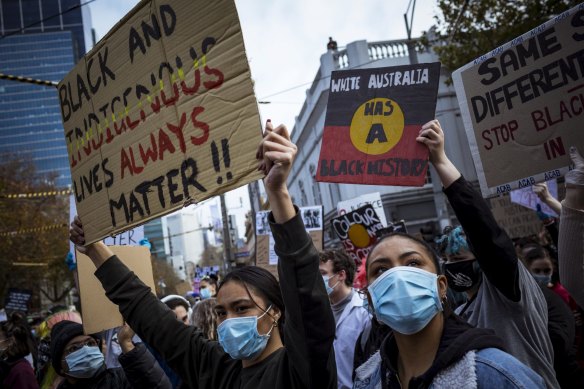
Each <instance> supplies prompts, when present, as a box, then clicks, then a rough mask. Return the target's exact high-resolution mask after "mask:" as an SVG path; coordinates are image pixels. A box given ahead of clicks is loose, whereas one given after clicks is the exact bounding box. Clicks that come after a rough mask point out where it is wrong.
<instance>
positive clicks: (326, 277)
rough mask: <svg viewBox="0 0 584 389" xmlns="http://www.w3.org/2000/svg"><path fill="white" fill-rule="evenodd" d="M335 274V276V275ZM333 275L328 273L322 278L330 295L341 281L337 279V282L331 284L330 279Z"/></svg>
mask: <svg viewBox="0 0 584 389" xmlns="http://www.w3.org/2000/svg"><path fill="white" fill-rule="evenodd" d="M335 276H336V274H335V275H333V277H335ZM333 277H329V276H327V275H323V276H322V280H323V281H324V287H325V288H326V294H328V295H329V296H330V294H331V293H332V292H333V290H335V288H336V287H337V285H338V284H339V282H340V281H337V283H336V284H334V285H333V286H330V285H329V280H330V279H331V278H333Z"/></svg>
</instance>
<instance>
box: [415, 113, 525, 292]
mask: <svg viewBox="0 0 584 389" xmlns="http://www.w3.org/2000/svg"><path fill="white" fill-rule="evenodd" d="M417 141H418V142H420V143H423V144H425V145H426V146H427V147H428V150H429V151H430V162H431V163H432V165H434V168H435V169H436V172H437V173H438V176H439V177H440V180H441V181H442V186H443V187H444V193H445V194H446V196H447V197H448V201H449V202H450V205H451V206H452V209H453V210H454V212H455V213H456V217H457V218H458V220H459V221H460V224H461V226H462V228H463V229H464V232H465V234H466V237H467V239H468V241H469V243H470V244H471V246H472V248H473V252H474V254H475V256H476V258H477V260H478V262H479V265H480V266H481V269H482V270H483V272H484V273H485V275H486V277H487V278H488V280H489V281H490V282H491V283H492V284H493V285H494V286H495V287H496V288H497V289H498V290H499V291H500V292H501V293H503V294H504V295H505V296H506V297H507V298H509V299H510V300H512V301H519V299H520V297H521V296H520V292H519V285H518V277H519V272H518V262H517V255H516V254H515V249H514V247H513V242H512V241H511V239H510V238H509V236H508V235H507V233H506V232H505V231H504V230H503V229H502V228H501V227H500V226H499V225H498V224H497V222H496V220H495V218H494V217H493V214H492V213H491V210H490V209H489V206H488V205H487V202H486V201H485V200H484V199H483V198H482V196H481V195H480V193H478V192H477V191H476V190H475V189H473V187H472V186H471V185H470V183H468V182H467V181H466V180H465V179H464V177H462V175H461V174H460V172H459V171H458V169H457V168H456V167H455V166H454V164H452V162H451V161H450V160H449V159H448V157H447V156H446V153H445V152H444V131H443V130H442V127H441V126H440V123H439V122H438V120H432V121H431V122H428V123H426V124H425V125H424V126H422V130H421V131H420V135H419V137H418V138H417Z"/></svg>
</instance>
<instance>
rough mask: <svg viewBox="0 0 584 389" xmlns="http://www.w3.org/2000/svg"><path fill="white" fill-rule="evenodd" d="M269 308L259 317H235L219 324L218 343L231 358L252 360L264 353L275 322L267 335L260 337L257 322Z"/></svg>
mask: <svg viewBox="0 0 584 389" xmlns="http://www.w3.org/2000/svg"><path fill="white" fill-rule="evenodd" d="M271 308H272V306H271V305H270V307H269V308H268V309H266V311H265V312H264V313H263V314H262V315H260V316H259V317H258V316H246V317H236V318H233V319H227V320H225V321H224V322H223V323H221V324H219V327H217V334H218V335H219V343H220V344H221V347H223V350H225V352H226V353H227V354H229V356H231V358H233V359H254V358H256V357H257V356H258V355H260V354H261V353H262V351H264V349H265V348H266V345H267V344H268V339H270V333H271V332H272V330H273V329H274V326H275V324H276V322H275V321H274V324H273V325H272V328H271V329H270V331H269V332H268V333H267V334H265V335H260V334H259V333H258V320H259V319H261V318H262V317H263V316H264V315H266V314H267V313H268V311H269V310H270V309H271Z"/></svg>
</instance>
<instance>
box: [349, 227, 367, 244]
mask: <svg viewBox="0 0 584 389" xmlns="http://www.w3.org/2000/svg"><path fill="white" fill-rule="evenodd" d="M348 234H349V239H350V240H351V242H353V244H354V245H355V246H356V247H358V248H363V247H368V246H369V244H370V243H371V238H370V237H369V233H367V229H365V227H364V226H363V225H361V224H353V225H352V226H351V227H349V232H348Z"/></svg>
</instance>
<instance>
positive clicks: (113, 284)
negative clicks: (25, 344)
mask: <svg viewBox="0 0 584 389" xmlns="http://www.w3.org/2000/svg"><path fill="white" fill-rule="evenodd" d="M70 238H71V240H72V241H73V243H75V244H76V245H78V246H77V247H78V249H79V250H81V251H83V252H84V253H86V254H87V255H88V256H89V258H91V260H92V261H93V263H94V264H95V266H96V267H97V270H96V272H95V275H96V277H97V278H98V279H99V280H100V282H101V284H102V285H103V288H104V289H105V291H106V295H107V297H108V298H109V299H110V300H111V301H112V302H113V303H114V304H116V305H117V306H118V307H119V309H120V312H121V314H122V316H123V317H124V320H125V321H126V322H128V324H129V325H130V327H131V328H132V329H133V330H135V331H136V333H137V334H138V335H139V336H140V338H142V340H143V341H145V342H146V343H148V344H149V345H150V346H152V347H153V348H154V349H155V350H156V351H158V352H159V353H160V354H161V355H162V357H163V358H164V359H165V361H166V362H167V363H168V365H169V366H170V367H171V368H172V369H173V370H175V371H176V372H177V373H178V374H179V376H180V377H181V378H182V379H183V381H185V382H186V383H187V385H188V386H189V387H192V388H199V387H201V388H206V387H219V386H221V385H223V383H221V382H218V381H215V379H217V380H219V381H221V380H229V379H230V378H231V377H230V376H229V375H228V374H223V375H221V374H213V373H210V372H213V371H216V370H218V369H220V368H221V369H223V368H225V367H227V366H228V365H230V364H236V363H239V362H238V361H234V360H232V359H231V358H229V356H228V355H227V354H225V352H223V350H222V349H221V346H219V344H218V343H217V342H209V341H207V340H205V339H204V337H203V334H202V333H201V332H200V331H198V330H196V329H195V328H194V327H189V326H186V325H185V324H183V323H182V322H179V321H178V320H176V317H175V315H174V313H173V312H172V311H171V310H170V309H169V308H168V307H167V306H166V305H165V304H164V303H162V302H160V300H158V298H156V296H155V295H154V294H153V293H152V291H151V290H150V288H149V287H148V286H146V285H145V284H144V283H143V282H142V281H141V280H140V279H139V278H138V277H137V276H136V275H135V274H134V273H133V272H131V271H130V270H129V269H128V268H127V267H126V266H125V265H124V264H123V263H122V262H121V261H120V260H119V259H118V258H117V257H116V256H115V255H113V253H112V251H111V250H110V249H109V248H108V247H107V246H106V245H104V244H103V243H101V242H98V243H94V244H91V245H88V246H86V247H82V245H83V244H84V243H85V238H84V234H83V225H82V224H81V221H80V220H79V218H77V217H76V218H75V221H74V222H73V223H72V225H71V230H70ZM235 370H236V369H225V371H229V372H233V371H235ZM223 387H225V386H223Z"/></svg>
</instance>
